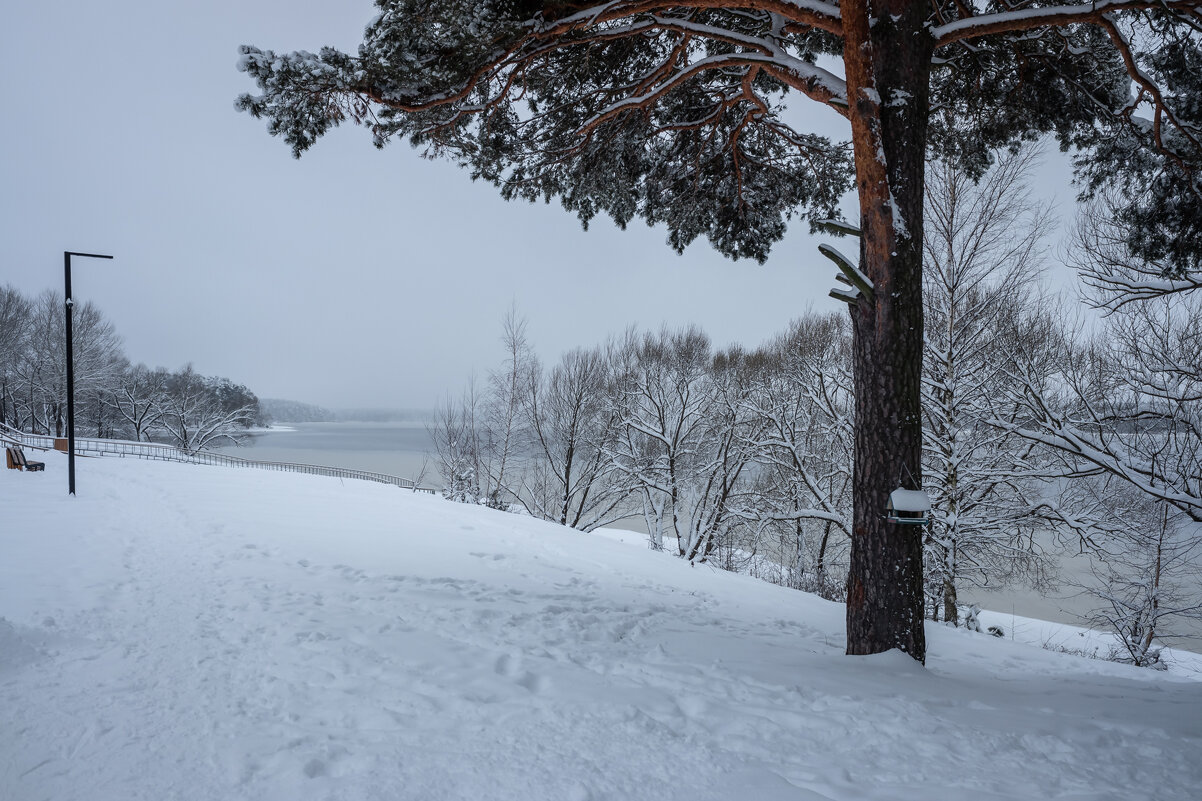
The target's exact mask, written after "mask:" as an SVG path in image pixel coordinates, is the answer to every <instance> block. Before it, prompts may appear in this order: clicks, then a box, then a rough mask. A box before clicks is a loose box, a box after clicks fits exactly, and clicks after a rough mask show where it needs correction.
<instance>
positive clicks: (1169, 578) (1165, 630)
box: [1075, 474, 1202, 667]
mask: <svg viewBox="0 0 1202 801" xmlns="http://www.w3.org/2000/svg"><path fill="white" fill-rule="evenodd" d="M1077 491H1078V492H1081V493H1084V494H1085V495H1086V496H1087V497H1088V498H1089V499H1090V500H1092V501H1094V502H1095V503H1096V504H1097V506H1098V511H1099V512H1101V513H1103V515H1104V516H1101V515H1100V516H1099V518H1098V519H1099V524H1098V525H1096V526H1095V527H1094V528H1095V532H1096V533H1097V534H1096V535H1097V536H1098V540H1099V541H1098V547H1097V548H1095V549H1093V550H1092V551H1091V552H1090V577H1089V580H1087V581H1085V582H1076V583H1075V584H1076V586H1077V587H1078V588H1079V589H1080V590H1081V591H1082V593H1083V594H1085V595H1086V596H1088V597H1090V598H1093V599H1094V600H1095V601H1097V602H1098V605H1097V606H1095V607H1094V608H1093V609H1091V610H1090V611H1089V612H1088V613H1086V620H1087V621H1088V622H1089V623H1091V624H1092V625H1094V626H1097V627H1098V628H1100V629H1102V630H1104V631H1109V632H1111V633H1112V634H1113V635H1114V636H1115V639H1116V641H1117V647H1116V648H1115V649H1114V652H1113V653H1112V654H1111V658H1112V659H1115V660H1116V661H1120V662H1130V663H1131V664H1134V665H1137V666H1140V667H1164V663H1163V662H1162V661H1161V657H1160V646H1161V645H1162V644H1164V643H1165V642H1166V641H1167V642H1171V641H1172V639H1173V635H1174V633H1175V632H1176V631H1178V630H1179V629H1178V627H1179V626H1180V624H1181V622H1182V621H1184V620H1186V619H1191V620H1195V621H1197V620H1202V564H1200V563H1199V558H1198V557H1199V551H1202V539H1200V538H1198V536H1197V533H1196V531H1191V530H1190V525H1189V524H1188V522H1187V518H1186V517H1185V515H1183V514H1181V512H1179V511H1176V510H1175V509H1173V508H1172V507H1171V506H1169V505H1168V504H1166V503H1163V502H1159V501H1155V500H1153V499H1150V498H1148V497H1147V496H1146V495H1144V494H1143V493H1141V492H1140V491H1139V490H1138V489H1136V488H1135V487H1133V486H1131V485H1130V484H1128V483H1126V482H1124V481H1122V480H1121V479H1118V478H1116V477H1115V476H1114V475H1111V474H1102V475H1099V476H1096V477H1090V478H1088V479H1085V480H1083V481H1081V482H1078V487H1077Z"/></svg>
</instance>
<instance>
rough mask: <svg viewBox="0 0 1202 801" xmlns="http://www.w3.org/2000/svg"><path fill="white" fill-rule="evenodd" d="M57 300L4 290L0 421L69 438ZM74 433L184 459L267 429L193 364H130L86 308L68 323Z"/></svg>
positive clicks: (239, 395)
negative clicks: (163, 445)
mask: <svg viewBox="0 0 1202 801" xmlns="http://www.w3.org/2000/svg"><path fill="white" fill-rule="evenodd" d="M64 308H65V307H64V304H63V296H62V295H61V294H60V293H58V292H55V291H53V290H46V291H45V292H42V293H41V294H39V295H37V296H36V297H32V298H30V297H26V296H24V295H22V294H21V293H20V292H19V291H17V290H16V289H15V288H13V287H11V286H3V287H0V423H3V424H5V425H8V426H11V427H13V428H16V429H18V430H21V431H26V432H30V433H34V434H52V435H54V436H64V435H65V432H66V430H67V387H66V372H67V369H66V365H67V356H66V342H65V337H64V331H65V327H66V326H65V320H64V315H63V312H64ZM72 320H73V329H72V330H73V336H72V345H73V350H74V364H75V430H76V433H77V434H79V435H81V436H85V437H96V438H100V439H133V440H140V441H152V440H153V441H160V442H169V443H171V444H174V445H176V446H178V447H180V448H183V449H185V450H187V451H189V452H194V451H197V450H200V449H202V448H205V447H211V446H215V445H221V444H229V443H230V442H237V441H238V440H239V439H240V438H241V437H242V436H243V435H244V434H245V433H246V431H247V429H249V428H251V427H254V426H258V425H263V424H264V422H265V418H264V417H263V414H262V410H261V408H260V406H259V399H258V398H257V397H256V396H255V394H254V393H253V392H251V391H250V390H249V389H247V388H246V387H245V386H243V385H241V384H238V383H235V382H233V381H230V380H229V379H227V378H221V377H220V376H205V375H201V374H199V373H197V372H196V371H195V370H193V369H192V366H191V365H190V364H189V365H185V366H184V367H183V368H181V369H179V370H176V371H170V370H167V369H165V368H162V367H159V368H154V369H151V368H149V367H147V366H146V365H143V364H137V365H135V364H131V363H130V361H129V359H128V358H126V356H125V352H124V350H123V349H122V346H121V337H120V336H118V334H117V331H116V329H115V328H114V327H113V324H112V323H111V322H109V321H108V320H106V319H105V318H104V315H103V314H102V313H101V312H100V310H99V309H98V308H97V307H96V306H95V305H94V304H92V303H90V302H85V303H78V304H76V305H75V307H74V313H73V315H72Z"/></svg>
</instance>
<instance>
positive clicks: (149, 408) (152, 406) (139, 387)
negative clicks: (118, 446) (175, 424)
mask: <svg viewBox="0 0 1202 801" xmlns="http://www.w3.org/2000/svg"><path fill="white" fill-rule="evenodd" d="M168 377H169V374H168V372H167V371H166V370H164V369H163V368H161V367H160V368H158V369H155V370H151V369H150V368H148V367H147V366H146V365H144V364H139V365H137V366H136V367H130V368H128V369H127V370H126V371H125V373H124V375H122V376H121V381H120V384H119V386H118V388H117V391H116V393H114V395H113V396H112V399H111V401H110V403H111V404H112V407H113V410H114V411H115V413H116V414H117V416H118V417H119V418H120V419H121V420H122V422H123V426H124V429H125V432H126V435H127V436H130V437H132V438H133V439H135V440H137V441H139V442H140V441H143V440H145V441H147V442H149V441H150V434H151V432H152V431H154V430H155V429H156V428H158V427H159V425H160V422H161V421H162V418H163V415H164V414H166V412H167V404H166V392H167V380H168Z"/></svg>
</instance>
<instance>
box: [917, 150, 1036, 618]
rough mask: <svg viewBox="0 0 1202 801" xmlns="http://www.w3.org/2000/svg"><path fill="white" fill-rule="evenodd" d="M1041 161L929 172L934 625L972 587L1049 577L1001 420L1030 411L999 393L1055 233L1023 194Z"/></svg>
mask: <svg viewBox="0 0 1202 801" xmlns="http://www.w3.org/2000/svg"><path fill="white" fill-rule="evenodd" d="M1037 160H1038V153H1037V151H1036V150H1035V149H1033V148H1025V149H1022V150H1019V151H1015V152H1012V153H1004V154H1002V155H1000V157H998V159H997V161H996V163H995V165H994V167H993V168H992V169H990V170H989V171H988V172H987V173H986V174H985V175H984V177H983V178H982V179H981V180H980V182H979V183H977V182H975V181H974V180H973V179H972V176H971V175H970V174H969V173H967V172H966V171H964V170H962V169H960V168H958V167H957V166H956V165H955V164H950V163H947V162H936V163H934V164H932V165H931V166H930V168H929V170H928V173H927V196H926V204H927V205H926V237H925V242H924V245H923V250H924V253H925V263H924V270H923V281H924V284H925V286H924V291H923V294H924V298H925V303H926V309H925V324H926V349H925V353H924V360H923V390H924V394H923V418H924V426H923V437H924V451H925V457H924V464H923V476H924V485H925V487H926V488H927V491H928V493H929V494H930V496H931V501H932V509H931V522H930V524H929V525H928V526H927V531H926V536H925V539H924V545H925V548H926V567H927V575H926V582H927V586H928V596H929V597H930V598H931V601H932V606H931V616H932V619H934V620H939V619H940V617H942V619H943V620H945V621H948V622H951V623H954V624H955V623H958V622H959V612H958V606H957V603H958V596H959V589H960V588H961V587H962V586H963V585H964V584H966V583H967V584H973V585H978V586H985V585H992V584H1000V583H1004V582H1007V581H1009V580H1012V579H1013V578H1015V577H1021V576H1024V575H1025V576H1028V577H1031V578H1034V579H1040V578H1042V575H1043V573H1045V572H1046V566H1045V565H1043V564H1042V562H1043V560H1042V558H1041V554H1040V553H1039V551H1038V550H1037V549H1036V547H1035V546H1034V541H1033V529H1034V528H1035V527H1036V526H1037V524H1038V523H1039V517H1038V516H1037V514H1036V513H1035V510H1036V509H1037V507H1039V505H1040V500H1039V496H1040V492H1041V490H1042V488H1043V487H1042V484H1041V483H1040V482H1039V481H1038V479H1036V478H1034V477H1032V475H1031V473H1032V471H1031V463H1032V461H1033V458H1032V457H1033V454H1032V451H1033V450H1034V448H1035V447H1036V446H1034V445H1032V444H1031V443H1029V442H1026V441H1025V440H1023V439H1022V438H1021V437H1020V436H1018V435H1016V434H1014V433H1013V432H1012V431H1011V430H1008V429H1007V428H1004V427H1001V426H998V425H996V424H994V423H995V421H997V420H1001V421H1003V422H1006V423H1013V422H1015V421H1016V420H1017V419H1018V417H1019V415H1020V414H1022V413H1023V406H1022V404H1020V403H1015V402H1013V401H1006V400H1004V394H1005V393H1004V391H1003V390H1004V388H1005V385H1006V384H1007V382H1008V380H1009V377H1008V373H1007V369H1006V352H1007V350H1012V349H1013V348H1014V347H1015V344H1016V343H1013V342H1012V341H1011V342H1007V340H1012V339H1013V337H1012V336H1011V335H1012V333H1013V332H1015V331H1016V329H1018V328H1020V327H1022V328H1025V326H1021V325H1018V324H1017V323H1018V321H1019V320H1021V319H1022V318H1024V317H1025V316H1026V314H1025V309H1027V308H1030V307H1031V306H1033V305H1034V300H1033V298H1034V295H1035V293H1036V291H1037V290H1036V288H1035V283H1036V280H1037V279H1038V277H1039V274H1040V269H1041V267H1040V263H1041V261H1042V258H1043V255H1042V248H1043V240H1044V237H1045V236H1046V235H1047V233H1048V230H1049V228H1050V222H1049V220H1050V218H1051V210H1050V209H1048V208H1047V207H1042V206H1039V205H1038V204H1036V203H1035V202H1033V201H1032V200H1031V197H1030V194H1029V191H1028V190H1027V188H1026V187H1027V184H1028V181H1029V179H1030V173H1031V171H1032V169H1033V168H1034V166H1035V164H1036V163H1037ZM1024 334H1026V335H1029V330H1028V331H1026V332H1024Z"/></svg>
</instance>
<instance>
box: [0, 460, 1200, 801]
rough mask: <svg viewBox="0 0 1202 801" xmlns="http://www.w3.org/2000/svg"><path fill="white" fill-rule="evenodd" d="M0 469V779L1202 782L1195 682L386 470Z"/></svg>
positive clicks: (436, 792)
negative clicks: (883, 623)
mask: <svg viewBox="0 0 1202 801" xmlns="http://www.w3.org/2000/svg"><path fill="white" fill-rule="evenodd" d="M49 461H50V464H48V467H47V472H46V474H45V476H40V475H20V474H17V473H16V472H9V473H8V474H5V475H0V498H2V499H3V508H4V518H5V526H4V529H3V532H2V533H0V553H2V554H3V556H4V558H3V560H2V564H0V798H3V799H10V798H11V799H15V800H17V801H25V799H29V800H30V801H33V800H34V799H44V798H49V799H76V798H87V799H133V798H145V799H155V800H156V801H158V800H159V799H168V798H177V799H203V800H205V801H208V800H210V799H212V801H217V800H218V799H221V801H225V800H226V799H255V801H264V800H266V799H288V800H289V801H291V800H292V799H301V798H303V799H327V798H328V799H340V800H345V799H439V798H447V799H453V798H472V799H637V798H647V799H677V798H678V799H707V798H709V799H728V798H737V797H742V796H747V797H750V798H754V799H757V801H758V800H759V799H777V798H779V799H822V798H827V799H911V798H912V799H923V800H924V801H929V800H930V799H958V798H966V797H969V796H972V797H973V798H974V799H977V800H980V801H984V800H987V799H1002V798H1006V799H1010V798H1015V799H1019V798H1021V799H1026V798H1048V797H1061V798H1074V799H1106V798H1116V799H1117V798H1131V797H1142V796H1143V794H1145V793H1146V792H1148V791H1150V790H1152V789H1153V788H1154V789H1155V793H1156V796H1157V797H1158V798H1159V799H1175V798H1181V799H1185V798H1194V797H1196V794H1197V792H1198V790H1199V788H1202V767H1200V766H1199V764H1198V762H1197V761H1196V757H1197V754H1198V753H1199V752H1200V751H1199V746H1202V722H1200V719H1202V714H1200V713H1202V684H1200V683H1196V682H1187V681H1182V680H1179V679H1174V678H1172V677H1166V676H1164V675H1163V674H1156V673H1151V672H1147V671H1138V670H1135V669H1132V668H1124V667H1121V666H1116V665H1111V664H1108V663H1102V662H1093V661H1085V660H1079V659H1075V658H1072V657H1067V656H1064V655H1060V654H1052V653H1048V652H1044V651H1040V650H1037V649H1033V648H1029V647H1026V646H1022V645H1018V644H1015V643H1010V642H1005V641H998V640H994V639H993V638H990V637H987V636H981V635H972V634H968V633H966V632H962V631H952V630H948V629H944V628H942V627H933V628H931V629H930V635H929V636H930V639H931V646H932V647H931V657H930V667H929V668H928V669H923V668H921V667H920V666H918V665H917V664H915V663H913V662H912V660H910V659H909V658H908V657H905V656H904V655H900V654H897V653H894V654H886V655H882V656H879V657H871V658H852V657H845V656H843V655H842V640H843V632H842V615H843V609H842V607H841V606H839V605H836V604H830V603H827V602H824V601H821V600H819V599H816V598H813V597H810V596H806V595H803V594H801V593H796V592H791V591H789V590H784V589H781V588H778V587H773V586H770V585H766V584H762V583H760V582H756V581H754V580H751V579H748V578H745V577H740V576H734V575H730V574H725V573H720V572H717V571H712V570H709V569H706V568H690V567H689V566H687V565H685V564H682V563H681V562H679V561H678V560H675V559H673V558H671V557H667V556H664V555H660V554H653V553H650V552H648V551H646V550H644V549H642V548H639V547H632V546H630V545H626V544H622V543H618V542H614V541H612V540H609V539H606V538H605V537H602V536H588V535H581V534H578V533H575V532H571V531H566V530H563V529H559V528H557V527H555V526H551V525H547V524H543V523H539V522H537V521H532V520H529V519H525V518H520V517H516V516H513V515H504V514H500V513H496V512H491V511H489V510H485V509H479V508H470V507H464V506H459V505H453V504H449V503H446V502H444V501H442V500H440V499H437V498H432V497H428V496H418V495H414V494H412V493H407V492H404V491H401V490H397V489H395V488H392V487H384V486H375V485H371V484H366V483H361V482H346V483H345V484H344V483H342V482H339V481H337V480H333V479H325V478H317V477H308V476H292V475H279V474H259V473H249V472H244V471H236V470H229V469H220V468H209V467H196V466H189V465H164V464H145V463H140V462H125V461H116V460H113V461H108V460H89V461H88V462H86V463H85V465H84V466H83V469H82V470H81V480H80V487H81V496H80V497H78V498H76V499H74V500H68V499H67V498H65V497H63V495H64V493H63V491H62V489H63V488H62V486H60V484H65V481H62V480H60V479H63V476H62V472H63V469H62V465H60V464H59V463H58V462H59V461H60V460H56V459H54V458H53V457H52V458H51V459H50V460H49Z"/></svg>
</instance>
